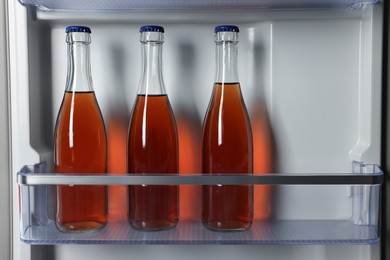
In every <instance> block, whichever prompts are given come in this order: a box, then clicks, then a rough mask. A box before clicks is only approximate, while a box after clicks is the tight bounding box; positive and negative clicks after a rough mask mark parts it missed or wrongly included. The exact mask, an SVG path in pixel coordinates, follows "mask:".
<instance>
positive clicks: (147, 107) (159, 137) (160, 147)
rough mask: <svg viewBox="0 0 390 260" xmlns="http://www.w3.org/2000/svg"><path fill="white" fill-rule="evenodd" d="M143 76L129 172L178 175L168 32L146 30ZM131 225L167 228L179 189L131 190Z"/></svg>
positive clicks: (131, 131)
mask: <svg viewBox="0 0 390 260" xmlns="http://www.w3.org/2000/svg"><path fill="white" fill-rule="evenodd" d="M140 33H141V37H140V41H141V49H142V74H141V80H140V84H139V90H138V95H137V98H136V102H135V105H134V108H133V112H132V117H131V120H130V126H129V135H128V155H127V156H128V172H129V173H130V174H137V175H143V174H153V173H154V174H156V173H158V174H177V173H178V138H177V130H176V123H175V119H174V115H173V112H172V109H171V106H170V103H169V100H168V96H167V93H166V91H165V87H164V81H163V76H162V45H163V42H164V34H163V33H164V28H163V27H161V26H142V27H141V28H140ZM128 193H129V222H130V224H131V225H132V226H133V227H134V228H136V229H140V230H160V229H168V228H172V227H174V226H176V225H177V222H178V219H179V217H178V216H179V215H178V214H179V207H178V197H179V189H178V186H177V185H135V186H129V192H128Z"/></svg>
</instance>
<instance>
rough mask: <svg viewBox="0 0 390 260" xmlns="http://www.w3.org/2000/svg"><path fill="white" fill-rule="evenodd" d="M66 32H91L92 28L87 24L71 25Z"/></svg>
mask: <svg viewBox="0 0 390 260" xmlns="http://www.w3.org/2000/svg"><path fill="white" fill-rule="evenodd" d="M65 32H66V33H70V32H85V33H91V29H90V28H89V27H87V26H80V25H71V26H68V27H66V30H65Z"/></svg>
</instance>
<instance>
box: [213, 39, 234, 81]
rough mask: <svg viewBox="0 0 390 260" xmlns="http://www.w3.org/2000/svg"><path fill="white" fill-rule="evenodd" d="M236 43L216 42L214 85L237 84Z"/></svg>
mask: <svg viewBox="0 0 390 260" xmlns="http://www.w3.org/2000/svg"><path fill="white" fill-rule="evenodd" d="M237 43H238V42H237V41H221V42H218V41H217V42H216V56H215V58H216V73H215V82H216V83H238V82H239V79H238V70H237V55H238V47H237Z"/></svg>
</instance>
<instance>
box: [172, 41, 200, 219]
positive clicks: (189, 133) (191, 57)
mask: <svg viewBox="0 0 390 260" xmlns="http://www.w3.org/2000/svg"><path fill="white" fill-rule="evenodd" d="M193 44H194V43H193V42H187V41H184V42H181V43H180V44H179V45H178V48H177V49H178V53H179V58H180V59H179V65H178V66H179V72H178V73H179V74H180V78H178V81H179V82H177V83H176V84H175V86H176V88H175V94H176V96H178V97H179V98H178V99H177V101H176V111H177V112H175V118H176V122H177V133H178V138H179V173H180V174H181V175H185V174H195V173H196V174H198V173H200V172H201V159H200V157H201V156H200V145H199V144H200V142H201V129H202V126H201V122H200V119H199V116H198V113H197V111H196V105H195V101H194V100H195V97H194V91H197V89H196V86H195V82H196V80H195V77H196V76H195V75H194V69H195V64H196V56H197V55H196V53H195V49H194V46H193ZM182 79H186V84H183V81H182ZM200 194H201V187H200V186H199V185H180V205H179V207H180V220H192V221H194V220H196V221H198V220H199V219H200V214H201V213H200V212H201V210H200V208H201V205H200V204H201V201H200V200H199V198H200V196H201V195H200Z"/></svg>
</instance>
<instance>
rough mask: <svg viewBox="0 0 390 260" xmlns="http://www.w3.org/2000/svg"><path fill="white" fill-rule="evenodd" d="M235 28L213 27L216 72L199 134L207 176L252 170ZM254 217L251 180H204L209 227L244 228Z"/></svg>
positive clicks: (204, 215) (204, 206)
mask: <svg viewBox="0 0 390 260" xmlns="http://www.w3.org/2000/svg"><path fill="white" fill-rule="evenodd" d="M238 32H239V28H238V27H237V26H233V25H221V26H217V27H215V43H216V75H215V84H214V88H213V93H212V96H211V100H210V103H209V107H208V109H207V112H206V116H205V120H204V124H203V136H202V171H203V174H205V175H219V174H252V173H253V144H252V142H253V141H252V131H251V125H250V120H249V116H248V112H247V109H246V107H245V103H244V100H243V97H242V94H241V89H240V83H239V80H238V71H237V43H238ZM252 219H253V186H252V185H205V186H203V188H202V222H203V225H204V226H205V227H206V228H208V229H211V230H217V231H218V230H221V231H222V230H227V231H228V230H245V229H248V228H250V226H251V223H252Z"/></svg>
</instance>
